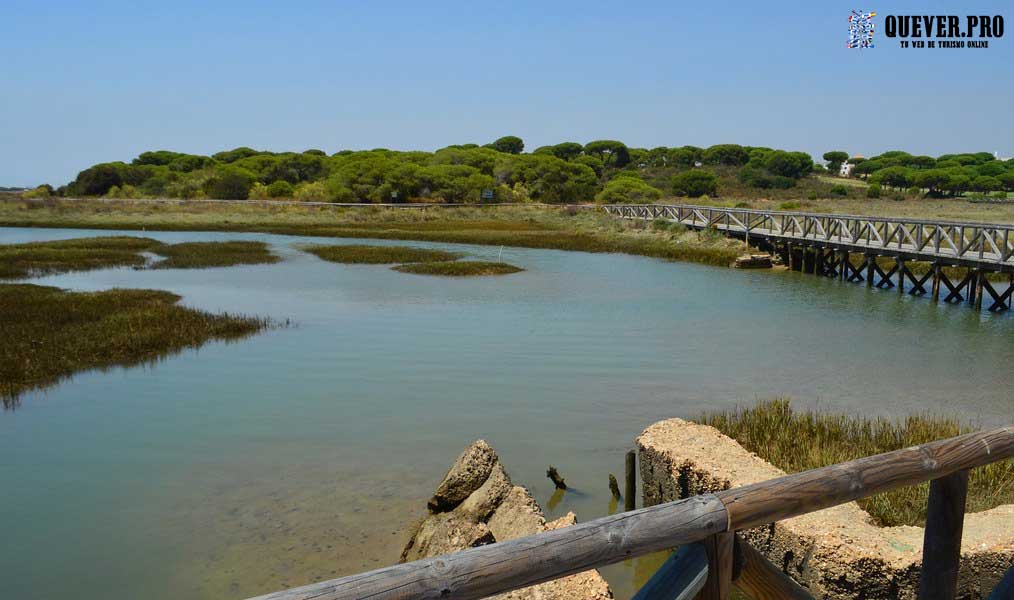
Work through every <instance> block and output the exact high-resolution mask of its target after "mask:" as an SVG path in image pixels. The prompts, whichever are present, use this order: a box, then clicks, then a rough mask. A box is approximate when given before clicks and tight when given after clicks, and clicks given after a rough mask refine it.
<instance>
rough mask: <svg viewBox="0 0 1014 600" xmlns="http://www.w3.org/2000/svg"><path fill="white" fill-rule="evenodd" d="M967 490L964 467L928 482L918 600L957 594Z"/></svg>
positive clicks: (938, 599)
mask: <svg viewBox="0 0 1014 600" xmlns="http://www.w3.org/2000/svg"><path fill="white" fill-rule="evenodd" d="M967 493H968V470H967V469H965V470H963V471H957V472H956V473H952V474H950V475H946V476H944V477H940V478H938V479H934V480H933V481H931V482H930V492H929V502H928V504H927V506H926V532H925V534H924V537H923V543H922V571H921V573H920V575H919V600H953V598H954V596H955V594H957V590H958V566H959V563H960V560H961V529H962V526H963V525H964V520H965V496H966V495H967Z"/></svg>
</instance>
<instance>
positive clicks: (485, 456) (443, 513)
mask: <svg viewBox="0 0 1014 600" xmlns="http://www.w3.org/2000/svg"><path fill="white" fill-rule="evenodd" d="M428 506H429V508H430V514H429V515H428V516H427V517H426V518H425V519H423V521H422V522H421V523H420V524H419V526H418V527H417V528H416V531H415V533H414V534H413V535H412V538H411V539H410V540H409V542H408V545H407V546H405V549H404V551H403V552H402V554H401V561H402V562H406V561H411V560H418V559H421V558H429V557H433V556H438V555H440V554H446V553H448V552H456V551H459V550H464V549H466V548H473V547H476V546H482V545H485V544H492V543H495V542H502V541H505V540H510V539H514V538H518V537H524V536H526V535H532V534H535V533H539V532H541V531H549V530H551V529H559V528H560V527H567V526H569V525H573V524H574V523H576V522H577V518H576V517H575V516H574V513H568V514H567V515H566V516H565V517H563V518H560V519H557V520H556V521H553V522H551V523H546V519H545V516H544V515H543V514H542V509H540V508H539V505H538V504H537V503H536V502H535V499H534V498H533V497H532V495H531V494H530V493H529V492H528V490H526V489H525V488H523V487H521V486H518V485H513V484H512V483H511V480H510V476H508V475H507V472H506V471H505V470H504V468H503V466H502V465H501V464H500V459H499V457H497V455H496V452H495V451H494V450H493V448H491V447H490V446H489V444H487V443H486V442H485V441H483V440H477V441H475V442H473V443H472V444H471V445H470V446H469V447H468V448H466V449H465V451H464V452H462V453H461V456H459V457H458V459H457V460H456V461H454V465H452V466H451V469H450V470H449V471H448V472H447V475H445V476H444V479H443V481H441V482H440V485H438V486H437V490H436V492H435V493H434V494H433V498H431V499H430V501H429V503H428ZM612 597H613V595H612V593H611V592H610V591H609V585H608V584H607V583H606V581H605V579H603V578H602V576H601V575H600V574H599V572H598V571H596V570H594V569H593V570H590V571H585V572H583V573H577V574H575V575H570V576H568V577H563V578H561V579H557V580H554V581H549V582H546V583H543V584H539V585H535V586H531V587H528V588H523V589H520V590H514V591H512V592H508V593H506V594H501V595H499V596H496V598H501V599H507V600H565V599H566V600H606V599H607V598H612Z"/></svg>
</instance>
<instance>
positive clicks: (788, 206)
mask: <svg viewBox="0 0 1014 600" xmlns="http://www.w3.org/2000/svg"><path fill="white" fill-rule="evenodd" d="M797 208H799V203H798V202H782V203H781V204H779V205H778V210H796V209H797Z"/></svg>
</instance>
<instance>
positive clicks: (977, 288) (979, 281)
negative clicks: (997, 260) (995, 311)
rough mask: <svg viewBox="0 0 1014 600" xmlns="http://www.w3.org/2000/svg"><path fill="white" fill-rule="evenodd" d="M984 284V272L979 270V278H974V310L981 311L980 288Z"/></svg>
mask: <svg viewBox="0 0 1014 600" xmlns="http://www.w3.org/2000/svg"><path fill="white" fill-rule="evenodd" d="M984 283H986V272H985V271H983V270H982V269H979V276H978V277H976V278H975V310H982V287H983V284H984Z"/></svg>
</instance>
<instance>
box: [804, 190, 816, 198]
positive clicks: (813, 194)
mask: <svg viewBox="0 0 1014 600" xmlns="http://www.w3.org/2000/svg"><path fill="white" fill-rule="evenodd" d="M806 199H807V200H816V199H817V192H815V191H813V190H810V191H809V192H806Z"/></svg>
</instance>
